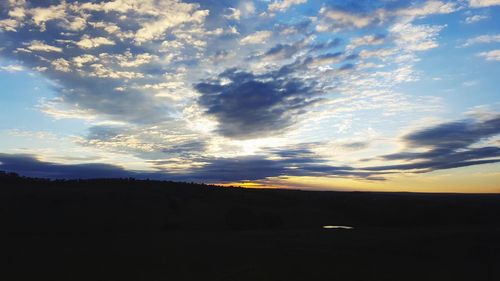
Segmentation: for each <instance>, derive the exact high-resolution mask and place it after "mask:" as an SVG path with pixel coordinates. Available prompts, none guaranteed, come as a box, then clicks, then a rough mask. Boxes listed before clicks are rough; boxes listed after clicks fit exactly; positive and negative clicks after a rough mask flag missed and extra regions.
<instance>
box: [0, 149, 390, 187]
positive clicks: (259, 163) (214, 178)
mask: <svg viewBox="0 0 500 281" xmlns="http://www.w3.org/2000/svg"><path fill="white" fill-rule="evenodd" d="M279 154H280V155H281V156H283V157H281V158H279V159H270V158H268V157H267V156H264V155H256V156H242V157H235V158H212V159H202V160H203V161H205V162H206V163H207V164H206V165H204V166H201V167H197V168H193V169H191V170H189V171H185V172H172V171H169V170H162V169H161V168H159V171H158V172H137V171H128V170H125V169H123V168H122V167H119V166H114V165H109V164H100V163H92V164H57V163H51V162H44V161H40V160H38V159H36V158H35V157H34V156H31V155H20V154H0V170H2V171H7V172H16V173H19V174H21V175H24V176H30V177H42V178H52V179H78V178H80V179H87V178H123V177H135V178H144V179H145V178H150V179H164V180H181V181H203V182H235V181H243V180H261V179H266V178H269V177H280V176H324V177H354V178H363V179H367V180H372V179H373V180H381V179H382V178H381V177H380V176H378V175H379V174H380V173H378V172H359V171H356V170H355V169H354V168H352V167H348V166H339V167H336V166H330V165H327V164H325V161H324V160H322V159H318V157H316V156H315V155H313V154H311V153H310V152H308V151H293V152H291V151H290V152H283V153H279ZM276 155H277V154H276ZM151 163H155V164H157V165H159V167H160V166H161V165H162V164H170V163H172V162H171V161H169V160H165V161H152V162H151Z"/></svg>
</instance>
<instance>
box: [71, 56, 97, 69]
mask: <svg viewBox="0 0 500 281" xmlns="http://www.w3.org/2000/svg"><path fill="white" fill-rule="evenodd" d="M72 61H73V64H74V65H75V66H76V67H78V68H82V67H83V66H84V65H85V64H87V63H91V62H95V61H97V57H95V56H93V55H90V54H84V55H81V56H77V57H74V58H73V59H72Z"/></svg>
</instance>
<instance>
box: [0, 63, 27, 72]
mask: <svg viewBox="0 0 500 281" xmlns="http://www.w3.org/2000/svg"><path fill="white" fill-rule="evenodd" d="M23 70H24V67H22V66H21V65H14V64H9V65H2V66H0V71H7V72H19V71H23Z"/></svg>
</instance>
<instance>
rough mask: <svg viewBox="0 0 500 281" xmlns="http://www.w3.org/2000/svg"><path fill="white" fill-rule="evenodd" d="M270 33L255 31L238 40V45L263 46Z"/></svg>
mask: <svg viewBox="0 0 500 281" xmlns="http://www.w3.org/2000/svg"><path fill="white" fill-rule="evenodd" d="M271 35H272V32H271V31H268V30H261V31H257V32H255V33H253V34H250V35H247V36H245V37H243V38H242V39H241V40H240V44H243V45H246V44H264V43H266V41H267V40H268V39H269V38H270V37H271Z"/></svg>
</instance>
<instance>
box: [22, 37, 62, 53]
mask: <svg viewBox="0 0 500 281" xmlns="http://www.w3.org/2000/svg"><path fill="white" fill-rule="evenodd" d="M26 48H27V49H28V50H30V51H35V52H57V53H61V52H62V51H63V49H62V48H60V47H55V46H51V45H48V44H45V43H44V42H42V41H38V40H33V41H31V42H30V43H29V44H28V46H27V47H26Z"/></svg>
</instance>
